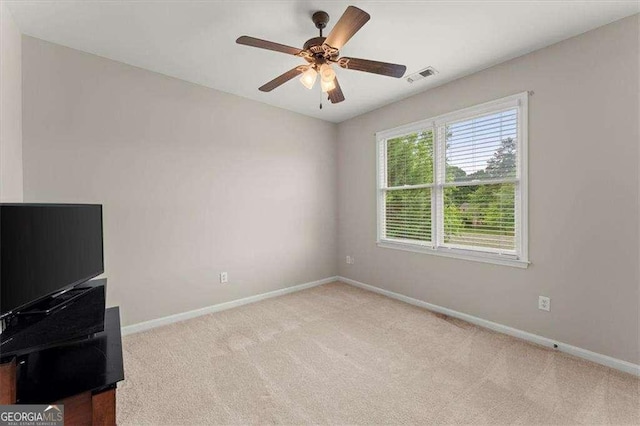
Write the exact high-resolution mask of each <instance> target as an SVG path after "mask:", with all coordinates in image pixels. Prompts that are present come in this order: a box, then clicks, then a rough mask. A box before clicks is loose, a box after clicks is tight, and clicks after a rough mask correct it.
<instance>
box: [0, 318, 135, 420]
mask: <svg viewBox="0 0 640 426" xmlns="http://www.w3.org/2000/svg"><path fill="white" fill-rule="evenodd" d="M122 380H124V368H123V362H122V338H121V334H120V311H119V309H118V308H117V307H115V308H108V309H107V310H106V311H105V316H104V330H103V331H101V332H99V333H96V334H95V335H93V336H91V337H90V338H83V339H77V340H74V341H70V342H65V343H63V344H59V345H55V346H51V347H48V348H46V349H42V350H36V351H32V352H29V353H24V354H22V355H18V356H5V355H4V354H2V357H0V404H16V403H18V404H54V403H57V404H64V418H65V424H70V425H80V424H82V425H94V426H95V425H109V426H115V424H116V387H117V384H118V382H120V381H122Z"/></svg>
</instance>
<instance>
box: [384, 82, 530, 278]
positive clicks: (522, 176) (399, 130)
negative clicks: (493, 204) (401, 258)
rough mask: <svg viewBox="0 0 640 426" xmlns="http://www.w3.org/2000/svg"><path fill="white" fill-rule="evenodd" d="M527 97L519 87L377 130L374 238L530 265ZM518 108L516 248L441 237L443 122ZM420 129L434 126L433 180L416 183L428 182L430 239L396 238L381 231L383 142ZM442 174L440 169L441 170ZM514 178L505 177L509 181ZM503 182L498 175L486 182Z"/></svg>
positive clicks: (476, 258) (449, 254)
mask: <svg viewBox="0 0 640 426" xmlns="http://www.w3.org/2000/svg"><path fill="white" fill-rule="evenodd" d="M528 100H529V93H528V92H523V93H518V94H516V95H512V96H507V97H505V98H502V99H497V100H495V101H491V102H486V103H483V104H480V105H475V106H472V107H469V108H465V109H462V110H458V111H454V112H451V113H448V114H443V115H439V116H437V117H433V118H428V119H425V120H420V121H417V122H414V123H409V124H406V125H403V126H399V127H395V128H393V129H389V130H384V131H380V132H377V133H376V150H377V151H376V176H377V186H376V192H377V196H376V199H377V208H376V210H377V240H376V244H377V245H378V247H382V248H390V249H398V250H406V251H412V252H419V253H427V254H433V255H437V256H445V257H453V258H457V259H466V260H473V261H478V262H485V263H493V264H497V265H505V266H514V267H519V268H526V267H527V266H528V265H529V255H528V252H529V244H528V170H527V165H528V161H527V152H528V149H527V145H528V141H527V136H528ZM513 108H516V109H517V116H518V130H517V143H518V145H517V150H516V153H517V168H516V170H517V174H516V178H515V180H516V181H517V183H516V184H515V186H516V201H515V218H516V225H515V237H516V249H515V253H513V252H511V253H509V252H499V251H495V250H491V249H482V248H475V249H463V248H458V247H454V246H451V245H448V244H444V243H443V229H442V227H443V224H444V221H442V224H441V223H440V222H441V221H440V217H441V216H442V214H443V213H442V206H441V205H439V204H440V203H439V200H440V199H441V197H439V194H440V193H441V192H442V191H443V188H444V186H445V185H444V184H443V179H442V178H441V175H440V174H441V173H444V161H445V160H444V155H443V154H444V153H443V152H441V151H442V148H443V147H444V144H445V141H444V140H443V138H444V137H445V131H444V129H445V127H446V124H447V123H452V122H456V121H462V120H469V119H472V118H474V117H477V116H482V115H487V114H492V113H497V112H501V111H504V110H509V109H513ZM420 131H432V132H433V144H434V149H433V151H434V158H433V169H434V176H433V184H430V185H420V186H425V187H427V186H428V187H430V188H431V240H432V241H430V242H419V241H414V240H398V239H392V238H385V237H383V233H384V224H385V201H384V199H385V192H386V191H387V190H388V189H387V186H386V185H387V179H386V169H387V161H386V142H387V140H389V139H393V138H397V137H400V136H404V135H407V134H411V133H417V132H420ZM442 176H444V175H442ZM511 181H512V180H511V179H509V182H511ZM488 183H503V182H501V180H495V182H494V181H493V180H492V181H487V182H486V183H485V182H483V184H488Z"/></svg>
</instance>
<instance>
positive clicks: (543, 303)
mask: <svg viewBox="0 0 640 426" xmlns="http://www.w3.org/2000/svg"><path fill="white" fill-rule="evenodd" d="M538 309H541V310H543V311H550V310H551V298H549V297H546V296H538Z"/></svg>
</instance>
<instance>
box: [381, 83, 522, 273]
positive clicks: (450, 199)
mask: <svg viewBox="0 0 640 426" xmlns="http://www.w3.org/2000/svg"><path fill="white" fill-rule="evenodd" d="M376 137H377V143H378V245H379V246H382V247H387V248H400V249H405V250H412V251H422V252H426V253H432V254H439V255H443V256H450V257H459V258H465V259H471V260H480V261H484V262H491V263H499V264H505V265H512V266H520V267H526V266H527V264H528V259H527V240H526V237H527V215H526V213H527V208H526V204H527V197H526V191H527V181H526V177H527V174H526V148H527V140H526V137H527V93H523V94H519V95H515V96H511V97H508V98H504V99H500V100H498V101H494V102H489V103H486V104H482V105H478V106H476V107H472V108H467V109H465V110H462V111H457V112H454V113H451V114H445V115H442V116H439V117H436V118H433V119H428V120H423V121H420V122H418V123H412V124H409V125H406V126H402V127H400V128H396V129H391V130H387V131H384V132H379V133H378V134H377V135H376Z"/></svg>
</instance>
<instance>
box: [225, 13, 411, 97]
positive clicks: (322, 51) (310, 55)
mask: <svg viewBox="0 0 640 426" xmlns="http://www.w3.org/2000/svg"><path fill="white" fill-rule="evenodd" d="M370 18H371V17H370V16H369V14H368V13H367V12H365V11H364V10H361V9H358V8H357V7H355V6H349V7H348V8H347V10H345V12H344V13H343V14H342V16H341V17H340V19H339V20H338V22H337V23H336V25H335V26H334V27H333V29H332V30H331V32H330V33H329V35H328V36H327V37H323V36H322V33H323V30H324V29H325V28H326V26H327V23H328V22H329V14H328V13H327V12H324V11H318V12H315V13H314V14H313V15H312V17H311V20H312V21H313V23H314V24H315V26H316V28H318V30H320V36H319V37H314V38H311V39H309V40H307V41H306V43H305V44H304V46H303V48H302V49H297V48H295V47H291V46H286V45H284V44H280V43H274V42H271V41H267V40H261V39H258V38H255V37H249V36H242V37H239V38H238V39H237V40H236V43H238V44H243V45H245V46H251V47H258V48H260V49H267V50H273V51H275V52H281V53H286V54H289V55H294V56H298V57H300V58H302V59H304V60H305V61H306V62H307V64H306V65H301V66H298V67H295V68H293V69H291V70H289V71H287V72H285V73H284V74H281V75H280V76H278V77H276V78H274V79H273V80H271V81H270V82H268V83H266V84H264V85H262V86H261V87H260V88H259V89H258V90H260V91H262V92H270V91H272V90H273V89H275V88H277V87H279V86H281V85H282V84H284V83H286V82H287V81H289V80H291V79H292V78H294V77H296V76H298V75H300V74H302V76H301V77H300V82H301V83H302V84H303V85H304V86H305V87H306V88H307V89H312V88H313V86H314V85H315V82H316V79H317V78H318V74H320V88H321V90H322V92H324V93H327V95H328V99H329V101H330V102H331V103H333V104H336V103H339V102H342V101H344V99H345V98H344V94H343V93H342V88H341V87H340V83H339V82H338V78H337V77H336V72H335V70H334V69H333V67H332V66H331V65H332V64H336V65H337V66H339V67H340V68H343V69H349V70H354V71H362V72H368V73H373V74H379V75H384V76H389V77H395V78H401V77H402V76H403V75H404V73H405V71H406V67H405V66H404V65H398V64H392V63H387V62H379V61H371V60H368V59H358V58H345V57H340V49H342V47H343V46H344V45H345V44H346V43H347V42H348V41H349V40H350V39H351V37H353V35H354V34H355V33H356V32H358V30H360V28H362V27H363V26H364V24H366V23H367V21H369V19H370ZM320 108H322V106H321V107H320Z"/></svg>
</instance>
